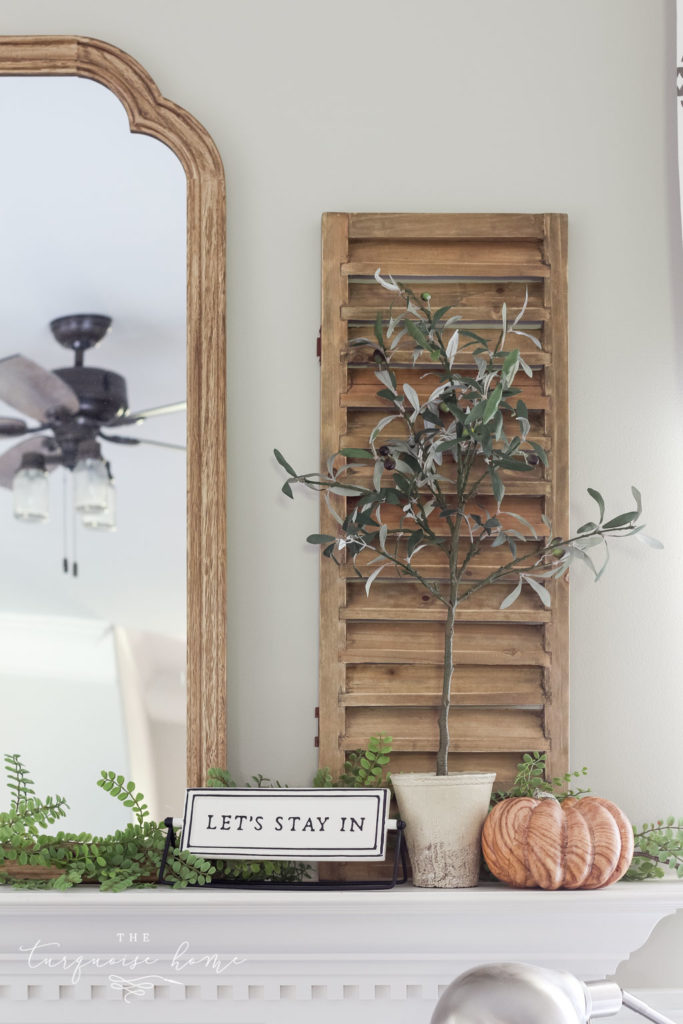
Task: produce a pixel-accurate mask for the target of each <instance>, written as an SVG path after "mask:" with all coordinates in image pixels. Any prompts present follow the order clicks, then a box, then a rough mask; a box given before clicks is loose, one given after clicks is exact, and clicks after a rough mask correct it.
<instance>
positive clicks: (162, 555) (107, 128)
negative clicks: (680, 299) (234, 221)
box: [0, 77, 186, 637]
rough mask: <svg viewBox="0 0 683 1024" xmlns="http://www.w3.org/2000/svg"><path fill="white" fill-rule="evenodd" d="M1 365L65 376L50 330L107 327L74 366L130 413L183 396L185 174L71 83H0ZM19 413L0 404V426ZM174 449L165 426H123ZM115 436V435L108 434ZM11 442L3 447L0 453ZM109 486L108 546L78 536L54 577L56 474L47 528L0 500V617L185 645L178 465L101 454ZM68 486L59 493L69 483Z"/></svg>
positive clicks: (59, 550) (98, 92)
mask: <svg viewBox="0 0 683 1024" xmlns="http://www.w3.org/2000/svg"><path fill="white" fill-rule="evenodd" d="M0 119H1V123H2V139H3V159H2V162H1V163H0V195H1V197H2V198H1V200H0V239H1V242H0V281H2V286H1V288H0V356H6V355H13V354H15V353H21V354H23V355H26V356H28V357H29V358H31V359H33V360H34V361H35V362H37V363H39V364H40V365H41V366H43V367H45V368H46V369H50V370H51V369H56V368H58V367H62V366H67V365H70V363H71V358H70V353H69V352H68V351H67V350H65V349H62V348H61V347H60V346H58V345H57V343H56V342H55V341H54V339H53V337H52V335H51V333H50V330H49V326H48V325H49V321H50V320H52V319H54V318H55V317H59V316H64V315H67V314H71V313H84V312H87V313H102V314H105V315H107V316H110V317H112V319H113V325H112V329H111V331H110V333H109V335H108V336H107V337H106V338H105V339H104V341H103V342H102V343H101V344H100V346H99V347H98V348H96V349H95V350H94V351H92V352H90V353H87V354H86V359H85V361H86V364H89V365H93V366H100V367H105V368H107V369H111V370H113V371H115V372H117V373H121V374H123V375H124V376H125V377H126V379H127V382H128V397H129V405H130V407H131V409H132V410H138V409H147V408H151V407H154V406H158V405H163V404H167V403H170V402H177V401H179V400H182V399H184V398H185V277H186V270H185V176H184V172H183V170H182V167H181V165H180V163H179V161H178V160H177V158H176V157H175V155H174V154H173V153H172V152H171V151H170V150H169V149H167V148H166V147H165V146H164V145H163V144H161V143H159V142H158V141H156V140H154V139H151V138H149V137H147V136H144V135H133V134H131V133H130V130H129V124H128V119H127V116H126V113H125V111H124V109H123V107H122V105H121V104H120V102H119V101H118V100H117V99H116V98H115V97H114V95H113V94H112V93H110V92H109V91H108V90H107V89H105V88H104V87H103V86H101V85H99V84H97V83H94V82H91V81H89V80H87V79H78V78H11V77H10V78H0ZM2 415H9V416H11V415H17V413H16V411H15V410H13V409H12V408H11V407H9V406H6V405H4V404H2V403H0V416H2ZM125 429H126V430H127V432H128V433H129V435H130V436H133V437H139V438H145V437H147V438H151V439H156V440H162V441H170V442H174V443H178V444H184V443H185V416H184V414H183V413H180V414H178V413H176V414H172V415H168V416H162V417H158V418H155V419H150V420H149V421H147V422H146V423H145V424H144V425H140V426H136V427H128V428H125ZM119 432H120V433H123V432H124V429H123V428H121V430H120V431H119ZM13 443H15V442H13V441H11V440H9V439H1V440H0V453H1V452H3V451H5V450H6V449H7V448H9V447H11V445H12V444H13ZM103 448H104V454H105V456H106V457H107V458H109V459H110V461H111V465H112V469H113V472H114V477H115V484H116V489H117V518H118V529H117V531H116V533H113V534H109V533H99V532H94V531H88V530H85V529H83V528H80V529H79V530H78V535H77V561H78V565H79V576H78V578H76V579H74V578H73V577H71V576H65V575H64V574H63V572H62V554H63V523H62V508H61V506H62V479H61V478H62V477H63V476H65V475H66V476H67V477H68V476H70V474H65V471H63V470H61V469H58V470H56V471H55V472H54V473H52V474H51V513H52V514H51V520H50V522H49V523H48V524H46V525H33V524H32V525H27V524H25V523H20V522H16V521H15V520H14V519H13V516H12V502H11V492H10V491H9V490H7V489H5V488H0V559H1V562H0V564H1V566H2V571H1V572H0V613H3V612H12V613H23V614H33V615H43V616H50V615H60V616H75V617H79V618H94V619H99V620H102V621H104V622H110V623H114V624H116V625H121V626H128V627H135V628H138V629H143V630H153V631H155V632H157V633H163V634H166V635H170V636H176V637H182V636H184V634H185V455H184V452H178V451H172V450H165V449H160V448H155V447H152V446H143V445H140V446H137V447H130V448H129V447H124V446H118V445H114V444H109V445H106V447H105V446H104V445H103ZM69 482H70V481H69Z"/></svg>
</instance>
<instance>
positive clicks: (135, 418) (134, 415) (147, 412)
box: [109, 402, 187, 427]
mask: <svg viewBox="0 0 683 1024" xmlns="http://www.w3.org/2000/svg"><path fill="white" fill-rule="evenodd" d="M186 408H187V402H172V403H171V404H170V405H158V406H157V407H156V408H155V409H141V410H140V412H127V413H126V415H125V416H122V417H121V419H120V420H110V421H109V426H110V427H127V426H128V424H129V423H141V422H142V421H143V420H147V419H149V418H150V417H151V416H167V415H168V414H169V413H171V412H184V411H185V409H186Z"/></svg>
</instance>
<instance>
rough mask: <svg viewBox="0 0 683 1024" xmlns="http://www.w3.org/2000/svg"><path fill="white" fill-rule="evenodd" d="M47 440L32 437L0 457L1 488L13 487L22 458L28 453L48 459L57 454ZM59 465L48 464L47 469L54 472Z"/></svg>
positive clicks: (56, 463)
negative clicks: (35, 453) (34, 453)
mask: <svg viewBox="0 0 683 1024" xmlns="http://www.w3.org/2000/svg"><path fill="white" fill-rule="evenodd" d="M46 440H47V439H46V438H44V437H31V438H29V439H28V441H20V442H19V444H15V445H13V446H12V447H11V448H8V449H7V451H6V452H3V453H2V455H0V487H11V486H12V481H13V479H14V474H15V473H16V471H17V470H18V469H19V467H20V466H21V459H22V456H23V455H26V454H28V452H37V453H38V454H40V455H45V456H46V457H48V458H49V457H50V456H54V455H55V454H57V453H56V451H55V449H54V447H50V446H49V445H48V444H46ZM58 465H59V463H58V462H56V461H55V462H48V463H47V464H46V467H45V468H46V469H48V470H53V469H56V467H57V466H58Z"/></svg>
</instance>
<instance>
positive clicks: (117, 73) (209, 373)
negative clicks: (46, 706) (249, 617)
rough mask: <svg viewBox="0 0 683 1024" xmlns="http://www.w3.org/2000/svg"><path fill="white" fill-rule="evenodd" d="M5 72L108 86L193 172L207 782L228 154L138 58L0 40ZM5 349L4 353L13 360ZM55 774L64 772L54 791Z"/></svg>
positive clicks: (219, 729)
mask: <svg viewBox="0 0 683 1024" xmlns="http://www.w3.org/2000/svg"><path fill="white" fill-rule="evenodd" d="M0 76H52V77H55V76H75V77H78V78H81V79H90V80H92V81H94V82H97V83H99V84H100V85H103V86H105V87H106V88H107V89H109V90H110V91H111V92H112V93H113V94H114V96H116V97H117V99H118V100H119V101H120V102H121V104H123V107H124V108H125V111H126V114H127V116H128V122H129V126H130V131H131V132H132V133H138V134H141V135H147V136H151V137H152V138H154V139H156V140H159V141H160V142H162V143H164V144H165V145H166V146H167V147H169V149H170V150H171V151H172V152H173V153H174V154H175V155H176V156H177V158H178V160H179V161H180V163H181V165H182V168H183V169H184V172H185V176H186V186H187V188H186V194H187V221H186V223H187V250H186V251H187V296H186V297H187V305H186V331H187V345H186V366H187V378H186V380H187V392H186V400H187V431H186V446H187V475H186V481H187V509H186V513H187V665H186V670H187V671H186V676H187V679H186V685H187V714H186V750H187V784H188V785H189V786H197V785H203V784H204V783H205V777H206V772H207V770H208V768H209V767H211V766H212V765H224V764H225V761H226V749H225V748H226V639H225V615H226V606H225V600H226V599H225V565H226V550H225V547H226V522H225V516H226V511H225V510H226V499H225V488H226V468H225V449H226V443H225V180H224V173H223V167H222V164H221V160H220V156H219V154H218V152H217V149H216V147H215V145H214V143H213V141H212V139H211V138H210V136H209V135H208V134H207V132H206V131H205V130H204V128H203V127H202V126H201V125H200V124H199V123H198V122H197V121H196V120H195V119H194V118H193V117H192V116H191V115H190V114H188V113H187V112H186V111H185V110H183V109H181V108H180V107H178V106H176V105H175V104H174V103H172V102H170V101H169V100H167V99H164V98H163V97H162V96H161V94H160V92H159V90H158V89H157V87H156V86H155V84H154V82H153V81H152V80H151V78H150V77H149V75H148V74H147V73H146V72H145V71H144V69H143V68H141V67H140V65H139V64H137V63H136V61H134V60H133V59H132V58H131V57H129V56H128V55H127V54H126V53H123V52H122V51H121V50H118V49H117V48H116V47H114V46H111V45H109V44H107V43H104V42H101V41H99V40H93V39H86V38H80V37H74V36H46V37H41V36H36V37H29V36H5V37H0ZM26 131H30V126H27V128H26ZM52 159H55V154H52V155H51V154H49V153H46V161H45V162H46V165H47V166H49V163H50V160H52ZM36 286H37V287H39V282H36ZM56 312H57V313H59V312H63V313H65V314H69V313H74V312H76V310H72V309H63V310H61V311H59V310H57V311H56ZM80 312H86V311H85V310H81V311H80ZM88 312H96V311H95V310H89V311H88ZM97 312H100V311H99V310H98V311H97ZM101 312H103V313H107V312H109V311H108V310H102V311H101ZM7 344H11V342H7V343H3V351H2V352H0V356H2V357H4V356H7V355H8V354H9V353H8V352H7V351H5V350H6V349H7ZM169 397H170V396H169ZM152 443H154V442H152ZM174 457H175V455H174ZM179 457H180V458H182V455H180V456H179ZM60 468H62V467H60ZM180 500H181V501H182V496H181V497H180ZM29 529H30V528H29ZM27 543H29V542H28V541H27ZM129 742H130V740H129ZM178 756H181V755H180V752H179V754H178ZM103 767H105V766H104V765H103ZM57 776H58V771H57V766H55V784H56V783H57Z"/></svg>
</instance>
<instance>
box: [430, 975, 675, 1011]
mask: <svg viewBox="0 0 683 1024" xmlns="http://www.w3.org/2000/svg"><path fill="white" fill-rule="evenodd" d="M622 1005H624V1006H628V1007H629V1008H630V1009H632V1010H634V1011H635V1012H636V1013H640V1014H641V1015H642V1016H644V1017H647V1018H648V1019H649V1020H651V1021H654V1022H655V1024H673V1021H671V1020H669V1019H668V1018H667V1017H663V1016H662V1015H661V1014H658V1013H657V1012H656V1011H655V1010H652V1009H650V1007H649V1006H646V1005H645V1003H641V1002H640V1000H638V999H635V998H634V997H633V996H630V995H629V994H628V993H627V992H623V993H622V990H621V989H620V988H619V986H618V985H617V984H615V983H614V982H612V981H596V982H582V981H579V980H578V978H575V977H574V975H572V974H567V973H566V972H565V971H551V970H548V969H547V968H545V967H536V966H535V965H533V964H521V963H502V964H486V965H483V966H482V967H475V968H474V970H471V971H466V972H465V974H461V975H460V977H459V978H456V979H455V981H454V982H452V983H451V984H450V985H449V986H448V988H447V989H446V991H445V992H444V993H443V995H442V996H441V999H440V1000H439V1002H438V1003H437V1005H436V1009H435V1010H434V1014H433V1015H432V1020H431V1024H587V1022H588V1021H591V1020H597V1019H598V1018H600V1017H611V1016H613V1015H614V1014H615V1013H618V1012H619V1010H620V1009H621V1007H622Z"/></svg>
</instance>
